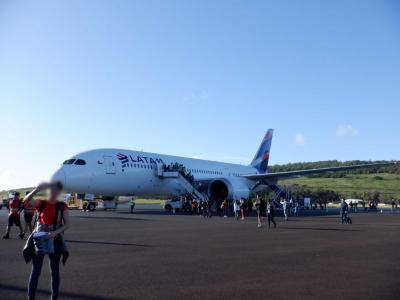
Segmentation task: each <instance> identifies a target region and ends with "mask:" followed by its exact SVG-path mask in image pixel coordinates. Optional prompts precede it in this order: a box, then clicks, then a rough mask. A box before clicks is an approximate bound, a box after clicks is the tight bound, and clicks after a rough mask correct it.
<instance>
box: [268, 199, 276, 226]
mask: <svg viewBox="0 0 400 300" xmlns="http://www.w3.org/2000/svg"><path fill="white" fill-rule="evenodd" d="M267 216H268V228H271V222H272V223H273V224H274V228H276V222H275V220H274V217H275V208H274V204H273V203H272V200H271V199H269V200H268V204H267Z"/></svg>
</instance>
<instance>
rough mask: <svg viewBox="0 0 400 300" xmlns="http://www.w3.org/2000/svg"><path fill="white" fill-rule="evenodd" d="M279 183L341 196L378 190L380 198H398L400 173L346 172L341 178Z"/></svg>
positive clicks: (357, 194) (305, 178) (297, 179)
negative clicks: (331, 192)
mask: <svg viewBox="0 0 400 300" xmlns="http://www.w3.org/2000/svg"><path fill="white" fill-rule="evenodd" d="M279 184H280V185H283V186H286V187H289V188H291V189H296V188H299V187H306V188H309V189H311V190H320V189H322V190H331V191H335V192H337V193H339V194H340V195H341V196H342V197H346V198H349V197H357V198H361V197H363V198H364V197H366V195H367V194H373V193H376V192H378V193H379V194H380V199H381V200H390V199H391V198H396V199H400V175H398V174H389V173H375V174H347V175H345V176H344V177H341V178H334V177H301V178H296V179H290V180H282V181H280V182H279Z"/></svg>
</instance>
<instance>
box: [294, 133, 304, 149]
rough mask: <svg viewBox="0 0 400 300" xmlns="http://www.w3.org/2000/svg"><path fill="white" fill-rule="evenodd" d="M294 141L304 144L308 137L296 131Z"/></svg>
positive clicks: (300, 144) (297, 143)
mask: <svg viewBox="0 0 400 300" xmlns="http://www.w3.org/2000/svg"><path fill="white" fill-rule="evenodd" d="M293 143H295V145H299V146H303V145H305V144H306V137H305V136H304V135H303V134H302V133H296V134H295V136H294V140H293Z"/></svg>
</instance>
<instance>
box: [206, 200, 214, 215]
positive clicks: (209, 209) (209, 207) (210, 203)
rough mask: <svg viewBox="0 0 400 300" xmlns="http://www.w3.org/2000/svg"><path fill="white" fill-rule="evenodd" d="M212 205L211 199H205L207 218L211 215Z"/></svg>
mask: <svg viewBox="0 0 400 300" xmlns="http://www.w3.org/2000/svg"><path fill="white" fill-rule="evenodd" d="M212 205H213V201H212V200H211V199H208V200H207V218H211V216H212V211H211V208H212Z"/></svg>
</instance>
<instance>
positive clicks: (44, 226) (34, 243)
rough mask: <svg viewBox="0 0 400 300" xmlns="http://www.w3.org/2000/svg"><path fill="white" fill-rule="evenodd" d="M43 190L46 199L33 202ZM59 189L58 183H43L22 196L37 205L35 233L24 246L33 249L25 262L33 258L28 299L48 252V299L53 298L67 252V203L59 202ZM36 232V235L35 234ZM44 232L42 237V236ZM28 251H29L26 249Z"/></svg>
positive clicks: (33, 291) (33, 290)
mask: <svg viewBox="0 0 400 300" xmlns="http://www.w3.org/2000/svg"><path fill="white" fill-rule="evenodd" d="M44 190H48V200H44V201H35V200H34V199H33V197H34V196H35V195H36V194H37V193H39V192H41V191H44ZM61 190H62V185H61V184H60V183H53V184H47V183H42V184H40V185H39V186H38V187H36V188H35V189H34V190H33V191H32V192H30V193H29V194H28V195H27V196H26V197H25V199H24V203H28V204H30V205H32V206H33V207H35V208H36V213H37V224H36V227H35V229H34V233H33V234H32V235H31V236H30V237H29V239H28V242H27V245H26V246H25V249H24V254H25V250H26V249H28V250H30V252H33V253H32V255H31V256H30V258H26V260H27V261H29V260H30V259H31V260H32V271H31V274H30V277H29V283H28V299H30V300H31V299H35V294H36V289H37V285H38V281H39V277H40V273H41V270H42V265H43V260H44V256H45V255H46V254H48V255H49V260H50V264H49V265H50V271H51V272H50V274H51V299H52V300H56V299H57V298H58V294H59V285H60V260H61V257H62V258H63V264H65V262H66V260H67V257H68V251H67V249H66V245H65V241H64V238H63V233H64V231H65V230H67V229H68V228H69V224H70V222H69V213H68V206H67V205H66V204H65V203H64V202H58V201H57V198H58V197H59V195H60V193H61ZM35 235H36V236H35ZM43 235H44V237H43ZM28 252H29V251H28Z"/></svg>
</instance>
